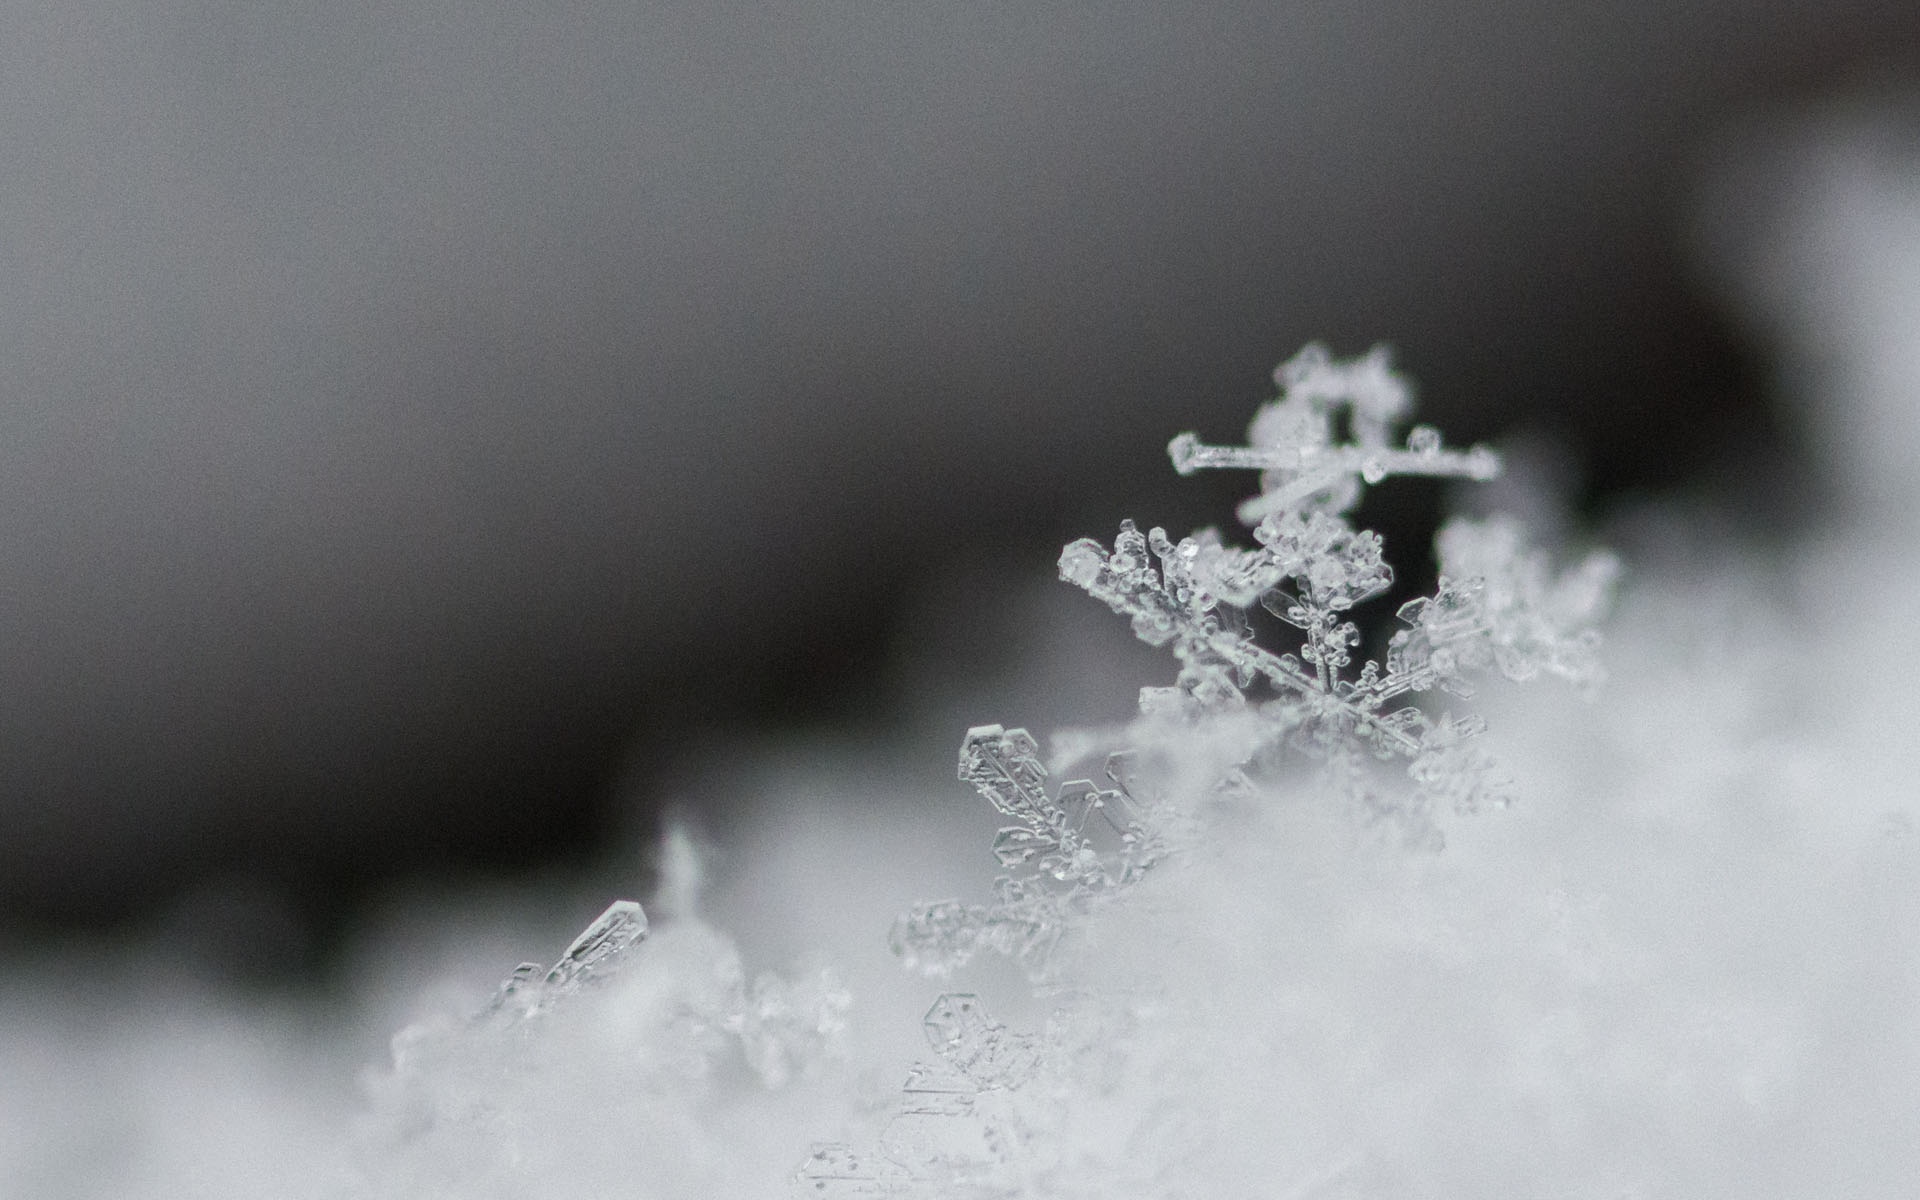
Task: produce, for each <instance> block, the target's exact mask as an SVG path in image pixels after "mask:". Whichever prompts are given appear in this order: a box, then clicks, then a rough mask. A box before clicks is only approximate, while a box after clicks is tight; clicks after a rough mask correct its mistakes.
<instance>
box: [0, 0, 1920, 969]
mask: <svg viewBox="0 0 1920 1200" xmlns="http://www.w3.org/2000/svg"><path fill="white" fill-rule="evenodd" d="M1916 63H1920V6H1916V5H1914V4H1913V3H1911V0H1906V2H1900V3H1894V2H1869V0H1822V2H1817V3H1816V2H1814V0H1797V2H1795V0H1771V2H1752V0H1748V2H1736V0H1660V2H1655V0H1623V2H1620V3H1613V4H1593V3H1585V4H1557V5H1549V4H1510V3H1497V2H1494V0H1420V2H1410V0H1387V2H1383V3H1352V4H1339V5H1332V4H1304V3H1270V4H1258V5H1232V4H1208V5H1192V6H1172V5H1168V6H1145V5H1135V4H1104V5H1093V4H1074V5H1040V4H1021V5H1010V6H991V7H989V6H975V5H959V4H938V5H933V4H929V5H898V4H867V5H852V4H839V5H824V4H823V5H806V6H792V5H781V6H761V5H737V4H714V3H708V4H701V5H684V6H678V7H667V6H661V5H656V4H650V3H639V4H636V3H624V4H616V3H606V2H600V0H588V2H583V3H570V4H563V5H552V6H538V5H524V4H508V3H505V2H504V0H470V2H467V3H461V4H450V3H440V2H435V0H401V2H399V3H394V4H383V5H373V4H367V3H362V2H361V0H328V2H327V3H298V2H296V3H280V4H242V3H235V2H232V0H195V2H186V0H143V2H142V3H138V4H135V3H131V2H129V0H69V2H67V3H63V4H60V5H55V6H28V5H21V4H9V5H7V6H6V7H5V9H4V12H0V256H3V258H0V356H3V361H4V364H5V370H4V372H0V388H3V389H4V397H3V399H0V646H4V651H0V655H3V657H0V945H4V943H5V942H7V941H9V940H12V941H34V940H40V939H45V938H64V937H68V936H71V935H72V934H73V933H74V932H75V931H81V930H108V931H112V930H119V929H128V928H136V927H140V926H142V923H143V922H151V921H153V920H155V919H158V918H154V917H153V916H152V914H153V913H156V912H163V913H172V914H175V916H173V917H168V918H165V919H167V920H176V919H177V920H180V921H185V922H187V923H189V924H191V923H192V922H193V921H203V922H208V923H211V924H213V925H216V926H217V925H218V924H219V922H220V921H222V920H227V919H232V920H243V918H237V917H236V918H228V917H223V916H222V915H221V913H222V912H223V911H225V910H226V909H229V908H231V909H235V910H236V911H238V910H245V911H257V910H259V909H260V907H261V906H260V905H259V904H254V903H252V902H250V901H246V900H245V899H244V897H245V896H247V895H250V894H270V895H271V896H272V897H273V900H272V901H271V903H269V904H267V906H266V907H268V908H272V909H273V911H275V912H278V913H281V914H282V915H283V919H284V924H285V926H286V928H285V929H283V930H280V931H279V932H280V933H285V934H286V935H287V936H286V939H285V940H286V941H287V942H288V944H290V945H296V946H310V947H311V946H317V947H321V948H322V949H321V950H317V951H312V952H309V951H307V950H299V951H296V952H290V953H291V957H290V958H289V959H288V960H287V964H286V965H287V969H291V970H296V971H297V970H303V969H306V968H307V967H310V966H311V965H312V964H313V961H314V958H315V956H316V955H319V956H322V957H323V956H324V946H325V945H326V941H327V931H328V930H331V929H336V928H338V927H339V926H340V925H341V924H342V923H344V922H346V921H350V920H351V919H352V914H353V913H354V912H355V911H356V906H357V905H358V904H360V903H361V902H362V900H363V899H364V898H365V897H368V896H372V895H377V894H379V893H380V892H381V891H382V890H383V889H387V888H390V887H392V886H394V885H395V884H396V882H397V881H401V880H403V879H404V878H405V877H406V876H408V875H409V874H410V873H416V872H421V871H440V872H478V873H486V872H509V873H510V872H514V871H527V870H538V869H541V868H543V867H550V866H551V865H552V864H556V863H567V862H573V861H588V860H591V859H592V858H593V857H594V855H595V853H596V849H595V848H596V846H598V845H599V844H600V843H601V840H602V839H604V838H606V837H609V836H612V835H613V834H614V832H615V831H627V832H630V831H631V829H632V827H633V825H634V822H635V818H634V817H633V815H632V814H633V813H634V812H636V811H638V812H639V813H641V814H644V813H646V812H647V811H650V807H651V806H655V805H657V804H659V803H660V802H661V801H663V800H664V799H667V798H668V797H667V796H666V788H667V784H666V783H665V782H664V781H667V780H670V779H672V778H674V777H675V776H676V772H679V773H684V772H685V771H686V770H688V769H689V767H688V764H687V762H686V761H685V760H686V758H687V757H688V755H689V754H694V753H698V754H701V755H713V754H724V753H725V749H724V748H725V747H726V746H727V745H729V744H730V743H731V742H732V741H735V740H738V741H742V742H744V741H746V740H750V739H752V738H754V737H758V736H761V735H763V734H765V733H767V732H769V731H779V730H782V729H794V728H799V727H807V726H815V725H821V724H828V725H836V724H837V725H840V726H842V727H852V728H858V729H865V730H870V731H884V730H885V728H886V727H887V723H888V721H889V720H890V719H891V717H892V714H893V712H894V708H893V706H894V703H895V699H896V698H893V697H890V694H889V690H888V689H889V688H890V687H894V686H897V685H898V684H899V681H900V676H899V673H898V672H897V671H895V670H894V669H893V668H892V666H891V665H890V664H892V663H893V662H895V661H897V660H898V659H899V658H900V656H901V655H902V654H903V653H904V649H903V648H906V647H911V646H913V645H915V644H926V645H930V646H933V647H935V649H934V650H933V651H930V652H929V653H930V654H932V655H933V656H934V658H935V659H940V658H941V656H943V655H944V661H945V663H946V669H945V670H944V671H943V670H926V669H923V670H922V672H921V673H920V674H919V675H917V676H915V678H918V679H920V680H921V681H922V682H923V684H926V685H927V686H934V687H938V686H942V683H941V681H942V680H945V679H950V678H956V677H962V676H964V675H965V674H966V673H967V672H968V671H969V670H974V669H978V668H980V667H981V666H982V664H983V663H988V662H990V660H991V659H992V656H993V654H994V653H995V650H994V647H993V646H992V645H991V644H989V645H974V644H971V643H970V637H971V635H972V631H971V630H970V629H968V628H965V627H964V625H965V623H966V622H967V621H968V620H970V619H971V618H970V617H969V615H968V609H967V607H966V605H965V604H964V603H960V604H951V603H949V604H946V605H945V606H944V607H941V606H938V605H936V606H935V607H936V609H937V610H938V611H940V612H942V613H944V614H946V617H945V619H946V620H948V621H949V622H951V623H957V624H958V625H960V626H963V627H961V628H954V627H952V625H951V624H950V625H949V627H946V628H941V629H933V630H930V629H927V628H924V627H923V626H924V624H925V621H924V615H925V614H926V613H927V612H928V611H929V608H928V604H927V603H926V597H927V595H928V594H929V593H930V591H931V592H937V591H938V589H939V588H940V587H941V581H942V580H948V579H953V578H978V577H981V576H983V575H990V574H992V573H993V572H998V571H1003V572H1005V573H1007V574H1008V575H1009V576H1012V577H1019V578H1026V577H1029V576H1030V577H1032V578H1033V579H1045V578H1046V577H1048V576H1049V575H1050V574H1051V570H1052V563H1053V560H1054V557H1055V555H1056V554H1057V551H1058V547H1059V544H1060V543H1061V542H1062V541H1063V540H1065V539H1067V538H1069V537H1072V536H1077V535H1079V534H1083V533H1092V534H1096V535H1100V536H1103V537H1104V536H1110V534H1111V528H1112V526H1113V524H1114V523H1115V522H1116V521H1117V520H1118V518H1119V517H1121V516H1124V515H1128V514H1133V515H1136V516H1139V517H1141V518H1143V519H1148V520H1154V521H1162V522H1164V523H1166V524H1168V525H1170V526H1174V527H1178V528H1185V527H1187V526H1190V525H1196V524H1203V523H1208V522H1216V521H1220V520H1223V519H1226V518H1228V515H1229V513H1230V507H1229V502H1230V500H1231V498H1232V497H1233V496H1234V495H1236V494H1238V491H1239V490H1240V489H1241V488H1243V487H1244V486H1245V485H1246V484H1247V483H1248V481H1246V480H1216V481H1203V482H1185V483H1181V482H1178V481H1176V480H1175V479H1174V477H1173V476H1172V474H1171V472H1170V471H1169V470H1168V469H1167V467H1166V462H1165V457H1164V451H1163V447H1164V445H1165V442H1166V439H1167V438H1168V436H1169V435H1171V434H1172V433H1174V432H1177V431H1178V430H1181V429H1186V428H1195V429H1198V430H1199V431H1201V432H1202V433H1203V434H1206V435H1207V436H1209V437H1213V438H1229V437H1235V436H1237V435H1238V433H1239V432H1240V431H1241V429H1242V428H1243V427H1244V423H1245V421H1246V419H1247V417H1248V416H1249V415H1250V414H1251V411H1252V408H1253V406H1254V405H1255V404H1256V403H1257V402H1258V401H1259V400H1261V399H1263V398H1264V397H1265V395H1266V393H1267V383H1266V376H1267V372H1268V371H1269V370H1270V369H1271V367H1272V366H1273V364H1274V363H1275V362H1277V361H1279V360H1280V359H1282V358H1284V357H1286V356H1288V355H1289V354H1291V353H1292V352H1293V350H1294V349H1295V348H1297V346H1298V345H1299V344H1300V343H1302V342H1304V341H1306V340H1309V339H1314V338H1321V339H1326V340H1329V341H1330V342H1331V343H1332V344H1333V345H1334V347H1335V348H1336V349H1337V350H1340V351H1342V352H1356V351H1359V350H1361V349H1364V348H1365V347H1366V346H1367V345H1369V344H1371V343H1372V342H1373V341H1375V340H1379V339H1387V340H1390V341H1392V342H1393V343H1394V344H1395V345H1396V346H1397V347H1398V352H1399V360H1400V362H1401V364H1402V366H1403V367H1404V368H1405V369H1407V370H1408V371H1410V372H1411V373H1413V374H1414V375H1415V376H1416V377H1417V378H1418V380H1419V381H1420V383H1421V385H1422V403H1423V412H1424V415H1425V417H1426V418H1427V419H1429V420H1432V421H1434V422H1435V423H1437V424H1439V425H1441V426H1442V427H1443V428H1445V429H1446V430H1447V431H1448V433H1449V435H1450V437H1451V438H1452V439H1454V440H1460V441H1466V440H1472V439H1476V438H1486V437H1494V436H1499V435H1502V434H1505V433H1511V432H1515V431H1522V432H1530V433H1532V434H1535V435H1538V436H1541V437H1545V438H1550V439H1554V440H1556V441H1558V442H1559V443H1560V444H1561V445H1563V446H1564V447H1565V448H1566V452H1567V454H1568V455H1569V461H1570V465H1571V466H1572V468H1573V470H1574V471H1575V473H1576V475H1577V476H1578V478H1579V479H1580V480H1581V481H1582V483H1581V488H1582V490H1581V493H1580V499H1581V500H1582V502H1583V503H1584V504H1585V505H1586V506H1587V508H1588V509H1589V511H1600V510H1604V509H1605V508H1606V507H1607V506H1608V505H1609V504H1614V503H1617V502H1619V501H1620V500H1621V498H1622V497H1630V496H1632V495H1634V494H1638V493H1644V492H1647V491H1650V490H1670V489H1675V488H1697V487H1703V486H1711V485H1712V482H1713V481H1714V480H1716V479H1720V480H1727V479H1735V480H1737V479H1739V478H1740V477H1742V476H1743V475H1745V476H1749V477H1751V476H1752V475H1753V474H1754V473H1755V470H1754V466H1753V464H1754V463H1755V462H1757V461H1762V460H1767V461H1773V460H1785V461H1790V460H1791V459H1792V457H1793V455H1794V454H1795V447H1794V446H1793V445H1792V443H1791V440H1790V439H1789V438H1787V437H1786V435H1784V434H1783V433H1782V432H1781V431H1780V429H1779V426H1778V425H1777V423H1776V422H1775V420H1774V417H1773V415H1772V413H1771V410H1770V409H1769V408H1768V402H1767V399H1766V396H1765V389H1764V387H1763V386H1762V385H1763V383H1764V380H1765V379H1766V363H1765V360H1764V358H1762V357H1761V356H1760V355H1759V354H1758V353H1757V352H1756V351H1755V350H1754V348H1753V347H1751V346H1748V345H1745V344H1743V342H1742V341H1741V339H1740V338H1739V337H1738V336H1737V335H1736V334H1735V333H1734V332H1733V330H1732V329H1731V327H1730V326H1729V325H1728V324H1727V323H1726V322H1725V321H1724V320H1723V319H1722V317H1721V316H1720V315H1719V314H1718V313H1717V312H1716V311H1715V309H1714V308H1713V307H1712V306H1711V304H1710V303H1709V302H1708V299H1707V293H1706V290H1705V289H1704V288H1703V287H1701V286H1700V285H1699V284H1698V283H1697V281H1696V278H1695V275H1696V272H1695V271H1694V270H1693V269H1692V268H1691V267H1690V265H1689V259H1688V255H1687V251H1686V238H1685V236H1684V231H1685V229H1686V225H1687V220H1688V212H1689V208H1688V206H1689V203H1690V196H1691V193H1692V189H1693V187H1694V185H1695V182H1696V174H1695V166H1696V164H1697V163H1698V162H1699V161H1700V159H1701V155H1702V154H1703V152H1704V151H1705V149H1706V148H1707V147H1708V145H1709V144H1710V143H1711V141H1712V139H1713V137H1714V135H1715V132H1716V130H1718V129H1720V128H1721V127H1722V126H1723V125H1724V123H1725V122H1727V121H1730V120H1738V119H1740V118H1741V117H1742V115H1743V114H1747V113H1750V112H1752V111H1754V110H1755V109H1757V108H1763V107H1765V106H1767V105H1771V104H1776V103H1785V102H1791V101H1792V100H1794V99H1795V98H1798V97H1805V96H1813V95H1818V94H1821V93H1822V92H1824V91H1826V90H1829V89H1832V88H1836V87H1844V86H1846V85H1847V84H1848V83H1849V82H1850V81H1854V80H1857V79H1860V78H1866V77H1875V76H1880V75H1888V74H1892V75H1897V74H1898V73H1899V72H1901V71H1903V70H1905V69H1907V68H1908V67H1910V66H1912V65H1915V64H1916ZM1736 491H1737V489H1736ZM1755 499H1756V500H1757V499H1758V496H1757V494H1756V496H1755ZM1434 504H1435V495H1434V494H1433V493H1432V492H1431V491H1426V492H1422V491H1419V490H1418V489H1415V490H1414V491H1413V492H1411V493H1409V494H1408V496H1407V498H1406V499H1404V501H1403V502H1402V503H1401V504H1400V506H1399V507H1398V508H1394V509H1389V510H1382V511H1379V512H1377V513H1370V514H1369V515H1370V517H1371V518H1372V519H1373V520H1374V521H1375V523H1377V524H1379V525H1381V526H1383V527H1384V528H1386V530H1387V531H1388V536H1389V538H1390V539H1394V538H1397V537H1400V536H1414V537H1418V536H1419V534H1420V532H1421V530H1422V529H1423V528H1424V527H1425V526H1426V525H1427V524H1429V523H1430V521H1431V513H1432V509H1433V506H1434ZM1756 511H1759V510H1758V509H1756ZM1396 561H1401V559H1399V558H1398V557H1397V558H1396ZM916 614H919V616H918V617H916ZM978 619H979V622H980V624H979V632H980V637H981V639H982V640H983V641H987V642H989V643H990V642H992V641H993V640H994V639H993V638H992V637H991V636H990V635H992V634H993V633H994V631H995V630H996V629H997V628H998V627H997V626H996V624H995V621H994V619H993V618H992V617H991V616H990V615H986V614H983V615H981V616H980V617H979V618H978ZM1089 619H1092V620H1098V619H1099V615H1098V614H1090V617H1089ZM1002 715H1003V714H1000V713H983V714H981V715H980V719H982V720H986V719H998V718H999V717H1001V716H1002ZM874 735H875V736H879V733H878V732H876V733H875V734H874ZM956 736H957V732H956ZM688 747H695V748H697V750H690V749H688ZM935 765H936V766H937V767H939V768H940V769H941V770H942V771H944V770H945V769H946V767H945V763H938V764H935ZM640 824H642V825H644V816H643V817H642V819H641V820H640ZM196 897H197V898H198V899H196ZM236 897H238V898H236ZM250 905H251V907H250ZM196 906H198V907H196ZM182 913H184V914H186V915H185V916H181V915H179V914H182ZM195 913H198V914H199V915H197V916H196V915H194V914H195ZM244 919H251V918H244ZM276 936H278V935H277V934H276Z"/></svg>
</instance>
